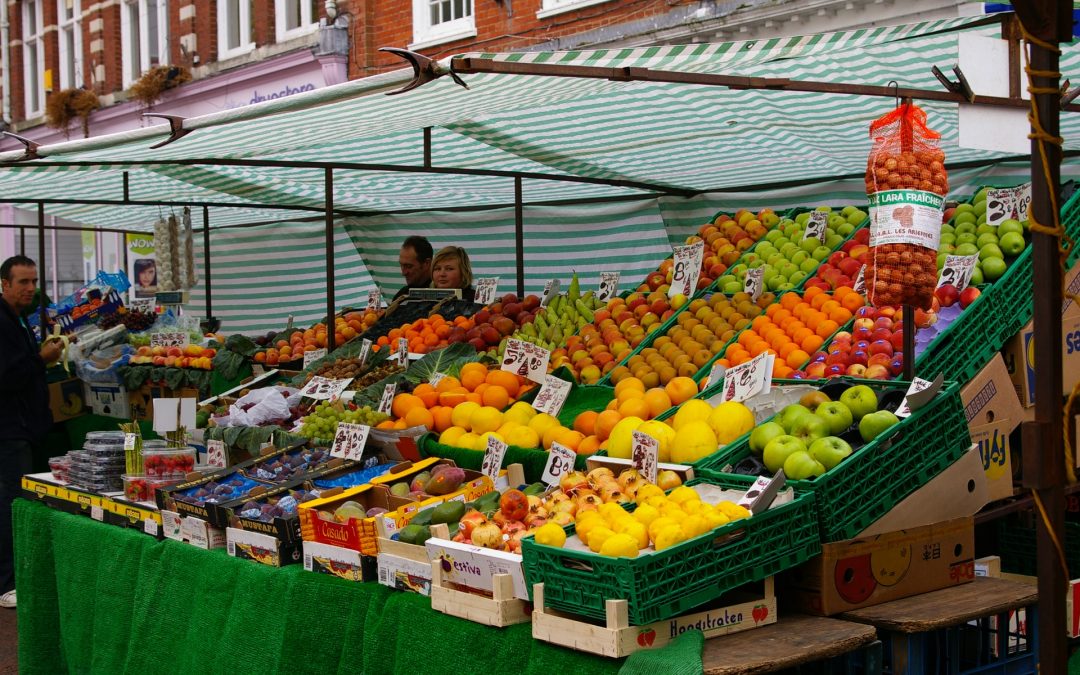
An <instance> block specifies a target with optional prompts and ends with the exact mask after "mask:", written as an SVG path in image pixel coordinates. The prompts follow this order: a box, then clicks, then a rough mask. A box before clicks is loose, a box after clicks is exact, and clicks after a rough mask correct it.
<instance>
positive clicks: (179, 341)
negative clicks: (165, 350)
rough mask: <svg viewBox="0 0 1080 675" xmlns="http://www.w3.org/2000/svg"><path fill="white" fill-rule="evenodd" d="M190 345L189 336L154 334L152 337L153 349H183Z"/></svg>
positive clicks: (183, 334)
mask: <svg viewBox="0 0 1080 675" xmlns="http://www.w3.org/2000/svg"><path fill="white" fill-rule="evenodd" d="M187 343H188V334H187V333H182V332H177V333H153V334H152V335H151V336H150V346H151V347H183V346H184V345H186V344H187Z"/></svg>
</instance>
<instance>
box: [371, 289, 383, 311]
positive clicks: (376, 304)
mask: <svg viewBox="0 0 1080 675" xmlns="http://www.w3.org/2000/svg"><path fill="white" fill-rule="evenodd" d="M381 308H382V293H380V292H379V289H377V288H376V289H375V290H373V291H368V294H367V311H369V312H377V311H379V310H380V309H381Z"/></svg>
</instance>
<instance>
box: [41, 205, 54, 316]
mask: <svg viewBox="0 0 1080 675" xmlns="http://www.w3.org/2000/svg"><path fill="white" fill-rule="evenodd" d="M37 233H38V261H37V268H38V318H39V319H40V320H41V323H40V326H41V335H42V337H44V336H45V335H47V334H48V327H49V323H48V321H46V318H47V315H46V312H45V304H46V303H45V203H44V202H38V205H37ZM53 264H54V265H55V264H56V261H55V260H54V261H53Z"/></svg>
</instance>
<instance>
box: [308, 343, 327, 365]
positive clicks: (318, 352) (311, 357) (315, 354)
mask: <svg viewBox="0 0 1080 675" xmlns="http://www.w3.org/2000/svg"><path fill="white" fill-rule="evenodd" d="M324 356H326V348H325V347H323V348H321V349H312V350H311V351H310V352H304V370H307V367H308V366H310V365H311V364H313V363H315V362H316V361H318V360H319V359H321V358H323V357H324Z"/></svg>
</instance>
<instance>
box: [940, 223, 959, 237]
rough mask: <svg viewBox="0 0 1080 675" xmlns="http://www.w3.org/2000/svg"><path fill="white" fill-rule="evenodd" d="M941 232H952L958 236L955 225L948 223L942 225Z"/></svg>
mask: <svg viewBox="0 0 1080 675" xmlns="http://www.w3.org/2000/svg"><path fill="white" fill-rule="evenodd" d="M941 233H942V234H951V235H953V236H954V237H955V236H956V231H955V230H954V229H953V226H952V225H950V224H948V223H945V224H944V225H942V226H941Z"/></svg>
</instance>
